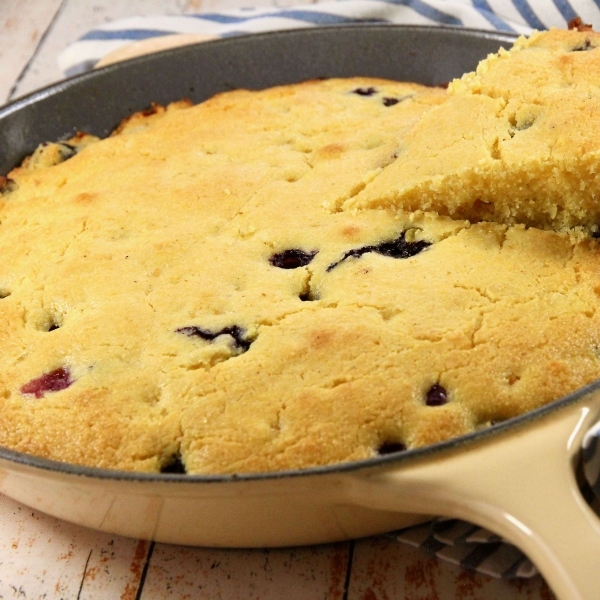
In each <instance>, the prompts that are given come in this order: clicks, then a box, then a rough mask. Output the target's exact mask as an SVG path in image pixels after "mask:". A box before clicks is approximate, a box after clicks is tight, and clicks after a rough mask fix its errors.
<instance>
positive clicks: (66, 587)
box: [0, 495, 149, 600]
mask: <svg viewBox="0 0 600 600" xmlns="http://www.w3.org/2000/svg"><path fill="white" fill-rule="evenodd" d="M0 522H1V523H2V528H1V531H0V565H1V568H0V598H47V599H49V598H79V599H80V600H84V599H85V600H92V599H95V600H98V599H99V598H121V597H123V598H130V599H131V600H133V599H134V598H135V595H136V592H137V589H138V583H139V581H140V577H141V572H142V567H143V564H144V562H145V559H146V554H147V552H148V548H149V543H148V542H141V541H139V540H132V539H127V538H123V537H119V536H111V535H108V534H104V533H98V532H95V531H92V530H91V529H86V528H84V527H78V526H76V525H72V524H70V523H66V522H64V521H60V520H58V519H55V518H53V517H49V516H47V515H44V514H42V513H39V512H37V511H34V510H32V509H30V508H28V507H26V506H23V505H21V504H19V503H17V502H15V501H14V500H11V499H9V498H7V497H6V496H2V495H0Z"/></svg>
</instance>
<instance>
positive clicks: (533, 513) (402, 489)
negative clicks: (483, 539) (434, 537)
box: [363, 392, 600, 600]
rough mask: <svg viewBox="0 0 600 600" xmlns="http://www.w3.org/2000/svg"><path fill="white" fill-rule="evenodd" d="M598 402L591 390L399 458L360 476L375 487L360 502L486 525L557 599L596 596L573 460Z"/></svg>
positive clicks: (589, 518)
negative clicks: (526, 420) (472, 436)
mask: <svg viewBox="0 0 600 600" xmlns="http://www.w3.org/2000/svg"><path fill="white" fill-rule="evenodd" d="M599 406H600V392H595V393H593V394H590V395H589V396H588V397H586V398H583V399H582V400H580V401H578V402H576V403H574V404H571V405H570V406H566V407H563V408H561V409H558V410H555V411H554V412H552V413H550V414H548V415H546V416H545V417H541V418H540V417H538V418H537V419H535V420H534V421H532V422H531V423H530V424H529V425H525V426H520V427H519V428H518V429H516V430H514V431H510V430H509V431H506V432H504V433H502V434H498V435H493V436H490V437H489V438H487V439H485V438H484V439H483V440H481V441H479V442H478V443H477V444H476V445H470V446H465V447H464V448H462V447H459V448H457V449H454V450H452V451H450V452H447V453H445V454H443V455H439V454H436V455H432V456H431V457H426V458H424V459H422V460H420V461H419V462H418V463H414V464H412V463H410V461H407V462H406V464H405V466H403V464H402V462H399V463H397V464H395V465H392V467H391V469H390V470H389V471H387V472H384V473H379V474H378V475H375V476H374V477H373V478H371V477H368V479H369V480H370V483H375V484H376V487H377V488H378V489H377V495H376V496H375V495H374V494H373V492H374V490H373V488H371V489H370V495H369V496H370V501H368V503H369V504H371V506H373V504H378V505H379V507H381V508H382V507H383V506H382V505H383V504H385V505H387V506H386V508H387V509H388V510H389V509H391V508H392V505H393V506H394V508H395V510H398V509H400V510H402V511H405V512H415V513H419V514H437V515H440V516H442V515H443V516H449V517H454V518H460V519H464V520H466V521H471V522H473V523H475V524H477V525H480V526H482V527H485V528H487V529H490V530H492V531H494V532H496V533H498V534H500V535H501V536H503V537H504V538H505V539H507V540H508V541H510V542H512V543H513V544H514V545H515V546H517V547H519V548H520V549H521V550H522V551H523V552H524V553H525V554H527V556H528V557H529V558H530V559H531V560H532V561H533V562H534V564H535V565H536V566H537V567H538V569H539V570H540V572H541V573H542V575H543V576H544V578H545V579H546V581H547V582H548V584H549V585H550V587H551V588H552V590H553V591H554V593H555V594H556V596H557V597H558V599H559V600H598V598H600V578H599V569H600V562H599V557H600V519H599V518H598V517H597V515H596V514H595V513H594V512H593V511H592V510H591V509H590V508H589V506H588V505H587V503H586V502H585V500H584V499H583V497H582V496H581V493H580V491H579V488H578V486H577V483H576V480H575V472H574V466H575V464H576V461H577V460H578V458H579V454H580V448H581V441H582V438H583V436H584V434H585V432H586V431H587V429H588V428H589V427H590V426H591V424H592V423H593V421H594V419H596V418H597V415H598V409H599ZM363 481H364V480H363ZM368 487H370V486H368ZM374 498H377V500H374ZM365 500H366V498H365Z"/></svg>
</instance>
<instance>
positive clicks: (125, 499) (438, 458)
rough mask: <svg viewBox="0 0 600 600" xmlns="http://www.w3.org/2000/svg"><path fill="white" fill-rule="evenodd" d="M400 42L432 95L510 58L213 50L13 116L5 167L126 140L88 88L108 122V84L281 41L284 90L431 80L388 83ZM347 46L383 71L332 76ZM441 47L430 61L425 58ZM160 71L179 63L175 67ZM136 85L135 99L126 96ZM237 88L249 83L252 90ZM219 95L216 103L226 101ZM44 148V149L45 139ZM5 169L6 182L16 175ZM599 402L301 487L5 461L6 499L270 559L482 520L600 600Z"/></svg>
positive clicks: (67, 90)
mask: <svg viewBox="0 0 600 600" xmlns="http://www.w3.org/2000/svg"><path fill="white" fill-rule="evenodd" d="M342 33H343V34H344V35H342ZM394 38H396V43H399V44H400V46H402V48H401V49H402V50H404V51H406V52H408V49H409V48H415V47H418V48H419V49H420V51H421V52H422V53H423V54H424V55H425V57H424V58H423V59H421V64H417V65H416V68H417V69H419V68H420V69H421V70H422V72H423V73H421V74H422V75H423V77H425V80H426V81H425V82H429V83H437V82H441V81H444V80H447V79H449V78H451V77H453V76H455V75H458V74H459V73H460V72H463V71H466V70H468V69H469V68H472V66H473V62H476V60H477V59H479V58H481V57H482V54H484V53H485V52H487V51H489V50H494V49H496V46H497V44H498V42H499V41H504V40H505V38H496V39H490V38H493V36H486V35H485V34H483V35H482V34H473V33H469V32H453V31H447V30H441V31H439V32H438V31H436V30H431V29H421V30H419V29H418V28H406V29H404V28H390V27H372V28H366V27H361V28H352V29H349V30H346V31H344V32H342V31H341V30H337V31H335V32H334V31H327V30H324V31H322V32H314V31H313V32H310V33H307V32H292V33H288V34H285V35H284V34H277V35H268V36H262V37H257V38H254V39H253V40H246V41H228V42H227V43H215V44H209V45H208V47H207V49H206V50H204V49H200V48H198V49H185V50H184V51H175V52H171V53H167V54H165V55H163V56H162V57H157V58H155V59H154V61H153V60H152V59H150V60H147V59H142V60H140V61H137V62H134V63H132V64H131V65H124V66H123V67H111V68H109V69H108V70H107V71H102V72H99V73H97V74H96V75H90V76H84V77H81V78H78V79H77V80H75V81H73V82H71V83H67V84H63V85H61V86H57V87H56V88H53V89H51V90H48V91H44V92H41V93H39V94H37V95H34V96H32V97H30V98H28V99H25V100H23V101H19V102H17V103H14V104H13V105H11V106H9V107H7V108H6V109H4V110H3V111H2V112H0V128H1V129H0V138H1V139H2V147H3V148H11V154H10V155H8V156H6V157H3V165H2V167H3V168H4V167H11V166H13V165H14V164H15V162H17V161H18V160H19V159H20V158H21V157H22V156H23V155H24V154H26V153H28V152H31V150H32V149H33V148H31V145H36V144H37V142H39V141H41V139H56V138H59V137H60V136H61V135H62V134H64V132H65V129H67V128H70V127H71V126H72V125H74V126H75V128H76V129H85V130H88V131H91V132H92V133H100V134H102V133H103V128H106V127H107V123H108V124H110V125H112V124H114V121H115V119H113V120H112V123H111V122H110V117H108V120H106V119H105V120H104V121H102V119H103V118H104V117H99V119H98V122H97V123H95V124H94V125H92V126H90V123H91V121H92V120H93V118H92V117H90V116H85V115H81V114H80V115H79V117H78V118H74V115H73V114H72V113H71V112H70V111H71V110H72V107H73V105H74V103H75V102H76V98H77V97H81V96H80V95H79V96H78V93H79V94H80V93H81V90H82V89H86V90H87V92H88V93H92V94H93V93H96V94H98V93H99V92H98V90H99V89H100V88H101V89H103V90H109V89H110V93H109V92H108V91H105V92H104V96H105V97H104V100H105V105H107V106H108V108H109V110H108V113H110V112H111V111H114V110H115V108H116V104H119V105H120V106H122V104H123V101H124V100H123V97H120V98H118V99H117V98H114V97H113V94H112V91H113V89H114V88H111V85H110V84H111V79H110V78H113V81H114V82H119V81H121V86H122V89H127V88H129V87H131V78H132V73H136V77H139V79H140V83H141V82H143V81H145V79H146V78H147V77H148V71H152V69H153V68H156V67H161V66H162V68H165V66H166V65H167V64H169V61H171V64H170V72H177V73H178V76H179V77H181V76H182V70H181V69H178V68H177V66H178V65H177V61H178V60H181V58H182V57H184V58H185V60H184V62H185V61H188V62H189V61H191V60H192V57H193V58H194V59H195V60H201V59H202V58H204V59H207V60H208V61H210V60H213V61H217V62H216V64H219V63H218V61H219V60H221V61H223V62H222V64H223V70H224V71H227V69H228V68H230V65H231V61H232V60H233V61H234V60H235V59H240V62H243V61H241V57H242V56H243V57H245V58H246V59H247V58H248V56H250V55H252V53H253V52H254V59H258V57H259V56H261V55H264V53H265V51H266V50H268V49H269V44H272V43H273V42H277V43H276V47H277V49H278V51H279V54H280V56H281V57H283V58H281V62H282V63H283V64H281V65H278V67H279V68H280V69H281V72H285V76H286V77H287V76H292V77H294V78H295V79H296V80H300V79H306V78H309V77H315V76H317V75H316V73H315V71H314V67H313V65H315V64H316V65H318V66H317V67H316V69H317V70H318V69H321V71H320V72H319V71H317V72H319V73H320V74H321V75H328V76H336V75H351V74H354V73H353V72H352V70H353V69H354V70H357V69H358V70H360V72H361V73H365V71H367V72H368V74H369V75H371V74H372V75H377V76H385V77H390V76H393V77H395V78H398V79H408V80H411V79H417V77H415V76H413V75H412V74H411V73H398V72H395V73H393V74H391V73H388V72H381V70H384V71H385V69H386V68H388V67H390V66H392V65H390V60H389V59H388V54H390V53H391V54H392V55H393V54H394V50H393V49H391V48H392V46H393V43H394V41H393V40H394ZM307 39H309V43H308V46H310V47H311V51H312V52H313V55H311V56H307V57H306V64H304V65H302V66H301V68H300V67H298V68H297V70H296V72H294V73H291V74H290V72H288V71H285V69H286V66H287V65H286V64H285V60H288V61H290V62H291V63H294V62H297V56H298V54H297V52H295V51H294V43H296V42H300V41H301V42H303V47H306V45H307ZM398 40H400V42H398ZM474 40H475V41H476V42H477V43H480V42H482V40H483V41H484V42H485V43H484V44H483V46H484V47H485V45H486V44H487V45H488V47H487V48H486V49H485V52H483V53H482V54H478V55H477V56H474V57H473V58H474V60H473V61H472V62H471V64H460V66H459V67H458V68H459V71H458V72H456V71H455V70H453V69H452V68H450V66H448V65H447V66H448V70H447V71H442V72H439V62H437V61H436V65H435V67H429V71H427V69H428V67H427V64H428V63H429V64H431V56H432V54H434V55H436V56H437V54H436V51H438V52H439V51H440V50H441V49H445V51H446V53H445V56H448V61H450V62H451V61H452V60H455V59H456V56H455V55H457V54H458V55H460V54H461V53H465V54H467V55H470V53H473V52H474V50H473V47H469V44H470V43H471V42H473V41H474ZM492 42H493V44H494V46H493V47H490V46H491V44H492ZM475 45H477V44H475ZM343 47H345V48H347V49H348V51H349V52H350V50H351V49H353V48H359V49H360V53H359V56H360V58H361V59H363V58H364V57H366V59H368V61H372V63H371V64H372V67H369V66H367V65H365V64H363V65H360V66H358V67H357V66H356V61H358V57H357V56H356V55H353V56H352V57H350V55H345V58H344V60H342V61H341V64H339V65H337V66H336V67H335V68H332V67H331V64H325V65H324V66H323V65H322V64H320V63H318V62H315V54H317V55H318V54H319V52H320V53H321V55H322V56H323V57H324V59H323V60H324V63H327V61H328V59H327V57H330V56H331V55H333V54H337V55H341V54H343V53H342V52H341V49H342V48H343ZM333 48H335V50H336V52H333V51H332V49H333ZM427 48H428V50H429V54H428V52H427V51H426V50H424V49H427ZM377 49H378V50H377ZM480 49H481V48H480ZM377 51H378V52H379V55H377ZM219 52H220V53H221V57H220V59H219ZM192 53H195V54H192ZM242 53H243V54H242ZM309 54H310V53H309ZM396 56H398V50H397V53H396ZM286 57H287V58H286ZM161 60H162V61H167V62H166V63H165V62H163V63H162V64H161ZM228 61H229V62H228ZM259 62H260V61H259V60H258V61H257V64H258V63H259ZM413 62H415V61H413ZM467 62H468V61H467ZM348 63H351V67H348ZM416 63H419V60H417V61H416ZM458 63H460V60H458ZM188 66H189V67H190V68H191V65H188ZM411 66H415V65H414V64H413V65H411ZM245 67H246V65H241V64H238V65H237V68H239V69H240V71H241V72H242V73H243V75H242V76H241V79H243V77H244V76H246V75H247V73H248V69H247V68H245ZM309 67H310V68H309ZM432 68H433V72H431V69H432ZM126 69H131V70H130V71H127V70H126ZM302 69H305V70H302ZM311 69H312V70H311ZM371 69H374V70H375V72H373V71H371ZM378 69H381V70H378ZM298 71H300V72H298ZM348 71H350V72H348ZM254 74H255V76H256V81H255V85H256V86H259V87H263V86H266V85H274V84H276V83H282V81H281V79H278V78H277V77H276V76H274V79H273V78H271V79H269V77H268V76H267V74H265V72H264V71H261V69H256V71H255V73H254ZM213 75H214V73H213ZM102 78H104V79H102ZM124 80H127V84H126V85H124V84H123V83H122V82H123V81H124ZM170 83H171V81H169V80H168V78H167V81H165V82H164V87H165V88H166V89H164V90H163V89H162V87H161V91H158V92H157V91H156V90H154V92H155V93H154V96H152V97H153V98H155V99H157V100H159V101H166V100H170V99H173V97H167V98H166V99H164V98H165V96H169V95H170V94H173V95H174V97H181V96H183V95H185V94H182V93H181V90H180V89H172V88H169V84H170ZM228 84H229V85H231V81H227V80H226V82H225V83H219V84H216V85H217V87H219V86H221V88H220V89H222V87H223V86H226V85H228ZM212 85H213V86H214V85H215V84H214V82H213V83H212ZM239 85H240V86H244V85H247V83H245V82H244V81H240V83H239ZM78 86H79V88H80V89H78ZM86 86H87V87H86ZM185 86H186V87H188V86H190V83H189V82H186V83H185ZM234 86H235V83H234ZM208 87H209V90H208V91H207V92H206V95H211V94H212V93H214V92H215V91H219V89H210V86H208ZM61 89H62V92H61ZM136 93H140V91H139V90H136ZM161 94H162V97H161ZM116 95H118V93H117V94H116ZM140 95H142V94H141V93H140ZM133 96H134V97H132V98H131V99H130V101H131V103H132V104H133V105H134V109H132V110H135V109H137V108H141V106H139V105H137V106H135V103H136V102H142V105H143V104H147V101H148V100H147V98H148V96H146V100H145V102H144V101H143V100H136V98H135V93H134V94H133ZM163 99H164V100H163ZM113 104H114V106H113ZM96 108H97V109H100V108H101V106H97V107H96ZM53 110H54V111H55V112H52V111H53ZM61 110H62V112H61ZM49 114H52V115H53V117H55V119H53V123H54V125H53V126H54V127H56V128H58V131H56V130H52V131H49V130H48V128H47V127H48V125H47V122H48V121H50V120H49V119H47V116H48V115H49ZM113 114H114V112H113ZM44 123H46V125H44ZM66 123H70V125H68V126H67V125H66ZM86 124H87V126H86ZM110 125H108V126H110ZM44 127H45V128H46V129H45V130H44ZM61 127H62V128H63V129H62V131H61V129H60V128H61ZM38 133H39V135H40V136H41V139H40V138H37V137H36V135H38ZM28 140H29V141H28ZM13 149H14V153H13V152H12V151H13ZM7 170H8V169H7V168H4V171H3V172H6V171H7ZM596 387H597V386H596V385H592V386H590V388H589V389H586V390H582V391H580V392H578V393H576V394H573V395H571V396H569V397H567V398H565V399H562V400H560V401H556V402H555V403H553V404H552V405H550V406H548V407H546V408H545V409H541V410H539V411H536V412H535V413H531V414H529V415H526V416H525V417H522V418H519V419H515V420H513V421H512V422H507V423H504V424H502V425H498V426H496V427H494V428H491V429H489V430H486V431H483V432H480V433H478V434H473V435H470V436H467V437H466V438H461V439H458V440H455V441H452V442H447V443H443V444H439V445H437V446H432V447H428V448H425V449H422V450H416V451H410V452H407V453H405V454H402V455H399V456H398V457H387V458H386V457H382V458H380V459H373V460H369V461H364V462H360V463H351V464H345V465H340V466H335V467H324V468H318V469H310V470H306V471H297V472H277V473H271V474H266V475H260V474H259V475H252V476H245V477H235V476H224V477H200V476H190V477H185V476H183V477H182V476H177V475H140V474H132V473H124V472H110V471H102V470H98V469H91V468H80V467H74V466H71V465H65V464H60V463H53V462H51V461H45V460H43V459H38V458H35V457H31V456H27V455H23V454H18V453H14V452H11V451H6V450H5V451H2V453H1V454H0V460H1V463H2V472H1V476H0V490H1V491H2V492H3V493H5V494H7V495H9V496H11V497H13V498H15V499H17V500H19V501H21V502H24V503H26V504H29V505H31V506H33V507H35V508H38V509H40V510H43V511H45V512H48V513H49V514H53V515H55V516H58V517H61V518H64V519H67V520H70V521H73V522H76V523H79V524H82V525H86V526H89V527H93V528H96V529H100V530H104V531H110V532H114V533H119V534H123V535H130V536H135V537H145V538H153V539H156V540H159V541H165V542H172V543H182V544H195V545H209V546H234V547H235V546H255V547H261V546H274V545H296V544H305V543H316V542H325V541H332V540H336V539H338V540H339V539H348V538H352V537H359V536H363V535H369V534H374V533H380V532H383V531H386V530H390V529H394V528H398V527H400V526H403V525H407V524H409V523H411V522H416V521H417V520H421V519H422V518H423V516H424V515H430V514H444V515H448V516H454V517H460V518H464V519H469V520H471V521H473V522H475V523H478V524H480V525H482V526H485V527H488V528H490V529H492V530H494V531H496V532H498V533H500V534H502V535H504V536H505V537H506V538H507V539H509V540H511V541H513V542H514V543H515V544H516V545H518V546H519V547H520V548H521V549H523V550H524V551H525V552H526V553H527V554H528V555H529V556H530V558H531V559H532V560H533V561H534V562H535V563H536V565H537V566H538V567H539V569H540V571H541V572H542V573H543V575H544V576H545V577H546V579H547V580H548V582H549V583H550V585H551V586H552V588H553V589H554V591H555V592H556V593H557V595H558V596H559V598H561V599H562V600H572V599H573V600H578V599H582V600H592V598H596V597H597V590H596V586H595V578H594V576H593V573H594V566H595V564H594V563H595V560H594V559H595V556H596V555H597V553H598V550H600V525H599V524H598V520H597V518H596V516H595V515H594V514H593V513H592V512H591V511H590V509H589V508H587V505H586V504H585V502H584V501H583V499H582V498H581V496H580V494H579V492H578V490H577V487H576V484H575V477H574V470H573V463H574V462H575V460H576V458H577V455H578V452H579V447H580V443H581V438H582V437H583V435H584V433H585V431H586V429H587V428H588V427H589V426H590V425H591V423H593V421H594V420H595V419H596V418H597V415H598V412H599V409H600V395H599V394H598V392H597V391H596ZM549 499H551V500H552V501H551V502H549ZM566 524H568V526H567V525H566ZM590 574H591V575H590Z"/></svg>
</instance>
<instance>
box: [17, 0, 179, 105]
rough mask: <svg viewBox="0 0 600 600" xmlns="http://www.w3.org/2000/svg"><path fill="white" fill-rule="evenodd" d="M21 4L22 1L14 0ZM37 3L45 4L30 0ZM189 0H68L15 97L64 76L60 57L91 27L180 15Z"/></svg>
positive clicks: (65, 0)
mask: <svg viewBox="0 0 600 600" xmlns="http://www.w3.org/2000/svg"><path fill="white" fill-rule="evenodd" d="M11 1H14V2H15V3H17V4H18V3H19V0H11ZM29 1H30V2H32V3H33V4H35V5H36V6H41V5H42V4H43V3H42V2H40V1H39V0H38V1H37V2H36V0H29ZM184 6H185V0H127V2H125V1H123V0H102V1H101V2H81V0H64V4H63V6H62V8H61V11H60V14H59V15H58V17H57V19H56V20H55V22H54V23H53V26H52V28H51V29H50V31H49V32H48V34H47V35H46V37H45V39H44V41H43V43H42V44H41V45H40V47H39V50H38V52H37V53H36V56H35V58H34V60H33V61H32V62H31V64H30V65H29V68H28V69H27V72H26V73H25V74H24V76H23V77H22V79H21V81H20V82H19V84H18V85H17V87H16V89H15V91H14V93H13V95H12V97H13V98H16V97H18V96H22V95H23V94H26V93H28V92H31V91H33V90H35V89H38V88H40V87H44V86H46V85H50V84H51V83H54V82H55V81H59V80H60V79H62V78H63V74H62V73H61V71H60V70H59V68H58V64H57V56H58V55H59V54H60V52H62V51H63V50H64V49H65V48H66V47H67V46H68V45H69V44H70V43H71V42H74V41H75V40H76V39H78V38H79V37H81V36H82V35H84V34H85V33H86V32H88V31H89V30H90V29H93V28H94V27H97V26H98V25H101V24H103V23H106V22H108V21H114V20H115V19H122V18H125V17H132V16H144V15H160V14H162V15H179V14H181V11H182V10H183V8H184Z"/></svg>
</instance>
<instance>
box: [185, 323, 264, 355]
mask: <svg viewBox="0 0 600 600" xmlns="http://www.w3.org/2000/svg"><path fill="white" fill-rule="evenodd" d="M176 333H183V335H187V336H188V337H199V338H202V339H203V340H206V341H208V342H212V341H213V340H215V339H216V338H218V337H219V336H221V335H229V336H231V337H232V338H233V341H234V343H235V347H236V348H237V349H239V350H241V351H242V352H246V350H248V348H250V344H252V342H253V341H254V340H251V339H249V338H247V337H246V330H245V329H243V328H242V327H238V326H237V325H232V326H231V327H224V328H223V329H220V330H219V331H209V330H208V329H202V328H200V327H195V326H191V327H181V328H180V329H177V330H176Z"/></svg>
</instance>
